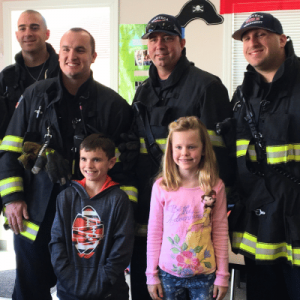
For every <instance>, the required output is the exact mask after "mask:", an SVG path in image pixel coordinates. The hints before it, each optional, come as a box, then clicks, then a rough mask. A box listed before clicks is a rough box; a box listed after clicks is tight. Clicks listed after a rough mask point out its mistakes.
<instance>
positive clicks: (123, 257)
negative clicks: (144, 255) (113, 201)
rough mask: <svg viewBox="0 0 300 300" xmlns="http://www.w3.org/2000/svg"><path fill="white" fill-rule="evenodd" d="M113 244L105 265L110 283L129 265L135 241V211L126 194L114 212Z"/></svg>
mask: <svg viewBox="0 0 300 300" xmlns="http://www.w3.org/2000/svg"><path fill="white" fill-rule="evenodd" d="M114 224H115V226H114V232H113V244H112V247H111V250H110V251H109V255H108V258H107V259H106V264H105V266H104V269H105V273H106V274H107V276H108V278H109V280H110V283H111V284H114V283H115V281H116V279H117V277H118V276H120V274H122V273H123V272H124V270H125V268H126V267H127V266H128V265H129V263H130V259H131V255H132V251H133V242H134V221H133V211H132V206H131V203H130V201H129V200H128V197H127V196H126V194H124V193H122V197H120V200H119V201H118V204H117V206H116V208H115V213H114Z"/></svg>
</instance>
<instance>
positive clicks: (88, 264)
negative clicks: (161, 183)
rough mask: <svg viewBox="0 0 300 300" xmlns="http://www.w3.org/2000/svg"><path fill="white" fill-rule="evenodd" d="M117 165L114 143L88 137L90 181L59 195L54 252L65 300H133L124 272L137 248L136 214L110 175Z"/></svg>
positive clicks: (84, 169)
mask: <svg viewBox="0 0 300 300" xmlns="http://www.w3.org/2000/svg"><path fill="white" fill-rule="evenodd" d="M115 162H116V157H115V145H114V143H113V142H112V141H111V140H109V139H108V138H105V137H103V136H102V135H100V134H92V135H90V136H88V137H87V138H85V139H84V141H83V142H82V143H81V145H80V163H79V167H80V171H81V173H82V175H83V176H84V179H83V180H81V181H76V182H75V181H72V183H71V187H69V188H67V189H66V190H64V191H63V192H61V193H60V194H59V195H58V198H57V211H56V216H55V219H54V223H53V226H52V231H51V242H50V244H49V248H50V252H51V261H52V264H53V267H54V271H55V274H56V276H57V296H58V297H59V299H61V300H71V299H72V300H76V299H87V300H92V299H109V300H127V299H129V293H128V291H129V289H128V286H127V284H126V282H125V277H124V270H125V268H126V267H127V266H128V264H129V262H130V258H131V254H132V249H133V239H134V226H133V213H132V208H131V204H130V201H129V199H128V197H127V195H126V194H125V193H124V192H123V191H122V190H120V188H119V186H118V184H117V183H116V182H113V181H112V179H111V178H110V177H109V176H108V175H107V172H108V171H109V170H110V169H111V168H112V167H113V166H114V164H115Z"/></svg>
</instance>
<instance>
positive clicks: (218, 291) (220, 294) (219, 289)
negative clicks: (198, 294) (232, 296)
mask: <svg viewBox="0 0 300 300" xmlns="http://www.w3.org/2000/svg"><path fill="white" fill-rule="evenodd" d="M227 290H228V287H227V286H219V285H214V294H213V298H216V300H222V299H223V298H224V297H225V296H226V293H227Z"/></svg>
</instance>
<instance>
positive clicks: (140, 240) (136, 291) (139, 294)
mask: <svg viewBox="0 0 300 300" xmlns="http://www.w3.org/2000/svg"><path fill="white" fill-rule="evenodd" d="M146 252H147V238H146V237H138V236H136V237H135V240H134V248H133V254H132V258H131V263H130V278H131V295H132V300H151V297H150V295H149V293H148V289H147V284H146V281H147V279H146V275H145V272H146V266H147V257H146Z"/></svg>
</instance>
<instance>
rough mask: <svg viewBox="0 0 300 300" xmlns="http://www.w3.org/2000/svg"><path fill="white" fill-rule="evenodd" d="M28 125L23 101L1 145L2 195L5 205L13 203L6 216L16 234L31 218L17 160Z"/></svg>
mask: <svg viewBox="0 0 300 300" xmlns="http://www.w3.org/2000/svg"><path fill="white" fill-rule="evenodd" d="M26 124H27V122H26V104H25V99H23V100H22V101H21V103H20V105H19V107H18V109H16V110H15V113H14V114H13V117H12V119H11V122H10V124H9V126H8V129H7V131H6V135H5V137H4V139H3V142H2V143H1V145H0V164H1V169H0V193H1V198H2V202H3V205H6V204H8V203H11V204H8V205H7V208H6V213H5V214H6V217H7V219H8V222H9V224H11V227H12V229H13V230H14V232H15V233H16V234H18V233H20V232H21V231H23V230H24V228H23V222H22V220H23V218H25V219H28V218H29V216H28V212H27V205H26V203H25V202H24V194H23V191H24V189H23V172H24V170H23V168H22V166H21V165H20V164H19V162H18V160H17V158H18V157H19V156H20V154H21V153H22V143H23V137H24V134H25V131H26V128H27V125H26Z"/></svg>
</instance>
